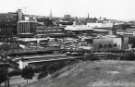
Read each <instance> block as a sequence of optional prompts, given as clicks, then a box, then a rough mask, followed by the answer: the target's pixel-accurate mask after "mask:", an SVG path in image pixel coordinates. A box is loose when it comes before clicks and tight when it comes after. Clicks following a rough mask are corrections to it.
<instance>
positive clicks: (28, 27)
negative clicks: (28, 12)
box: [17, 21, 37, 34]
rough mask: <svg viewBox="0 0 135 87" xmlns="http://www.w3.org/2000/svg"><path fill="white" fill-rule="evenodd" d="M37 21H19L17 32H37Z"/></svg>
mask: <svg viewBox="0 0 135 87" xmlns="http://www.w3.org/2000/svg"><path fill="white" fill-rule="evenodd" d="M36 26H37V22H35V21H19V22H18V23H17V34H26V33H30V34H35V32H36Z"/></svg>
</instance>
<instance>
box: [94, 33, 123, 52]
mask: <svg viewBox="0 0 135 87" xmlns="http://www.w3.org/2000/svg"><path fill="white" fill-rule="evenodd" d="M93 46H94V49H96V50H100V49H104V50H109V49H122V38H120V37H116V36H112V35H111V36H110V35H109V36H102V37H99V38H95V39H93Z"/></svg>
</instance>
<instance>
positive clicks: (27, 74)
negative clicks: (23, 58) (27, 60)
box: [21, 66, 34, 84]
mask: <svg viewBox="0 0 135 87" xmlns="http://www.w3.org/2000/svg"><path fill="white" fill-rule="evenodd" d="M21 75H22V77H23V78H24V79H27V84H28V79H32V78H33V76H34V70H33V69H32V68H31V67H29V66H26V67H25V68H24V69H23V70H22V73H21Z"/></svg>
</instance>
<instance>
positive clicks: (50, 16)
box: [49, 9, 52, 20]
mask: <svg viewBox="0 0 135 87" xmlns="http://www.w3.org/2000/svg"><path fill="white" fill-rule="evenodd" d="M49 19H50V20H52V9H51V10H50V15H49Z"/></svg>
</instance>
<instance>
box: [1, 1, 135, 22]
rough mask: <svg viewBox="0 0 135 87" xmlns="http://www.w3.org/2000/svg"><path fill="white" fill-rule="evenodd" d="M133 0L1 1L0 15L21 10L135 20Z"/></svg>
mask: <svg viewBox="0 0 135 87" xmlns="http://www.w3.org/2000/svg"><path fill="white" fill-rule="evenodd" d="M134 4H135V0H1V2H0V13H3V12H9V11H15V10H16V9H18V8H21V9H23V11H24V12H25V13H28V14H35V15H45V16H48V15H49V14H50V10H51V9H52V13H53V16H63V15H64V14H71V15H72V16H78V17H87V15H88V13H89V14H90V17H100V16H101V17H107V18H114V19H121V20H127V19H129V20H135V5H134Z"/></svg>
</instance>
